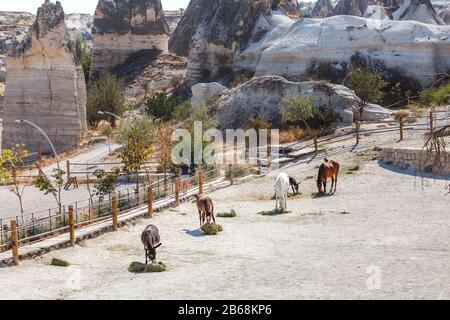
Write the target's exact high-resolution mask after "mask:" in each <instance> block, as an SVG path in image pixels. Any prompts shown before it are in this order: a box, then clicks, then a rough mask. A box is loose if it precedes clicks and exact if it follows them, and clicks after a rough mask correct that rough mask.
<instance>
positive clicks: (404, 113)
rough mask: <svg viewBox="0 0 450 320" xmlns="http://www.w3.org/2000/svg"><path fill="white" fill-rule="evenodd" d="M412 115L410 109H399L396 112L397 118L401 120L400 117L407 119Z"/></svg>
mask: <svg viewBox="0 0 450 320" xmlns="http://www.w3.org/2000/svg"><path fill="white" fill-rule="evenodd" d="M410 115H411V114H410V113H409V111H408V110H399V111H397V112H395V113H394V117H395V120H400V118H402V119H407V118H409V116H410Z"/></svg>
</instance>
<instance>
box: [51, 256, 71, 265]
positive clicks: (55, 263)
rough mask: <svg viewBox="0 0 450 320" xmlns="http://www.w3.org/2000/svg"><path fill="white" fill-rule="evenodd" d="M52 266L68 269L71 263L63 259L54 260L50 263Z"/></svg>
mask: <svg viewBox="0 0 450 320" xmlns="http://www.w3.org/2000/svg"><path fill="white" fill-rule="evenodd" d="M50 264H51V265H52V266H56V267H68V266H70V263H69V262H67V261H64V260H61V259H57V258H53V259H52V262H51V263H50Z"/></svg>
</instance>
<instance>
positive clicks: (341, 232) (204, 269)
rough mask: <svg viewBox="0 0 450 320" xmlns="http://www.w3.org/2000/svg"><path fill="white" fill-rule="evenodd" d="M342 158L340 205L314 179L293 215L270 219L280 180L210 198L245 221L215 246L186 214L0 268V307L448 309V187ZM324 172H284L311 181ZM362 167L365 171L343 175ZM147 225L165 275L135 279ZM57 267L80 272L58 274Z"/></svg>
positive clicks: (228, 222) (186, 208)
mask: <svg viewBox="0 0 450 320" xmlns="http://www.w3.org/2000/svg"><path fill="white" fill-rule="evenodd" d="M335 158H336V159H338V160H340V161H341V162H342V163H344V165H343V168H342V170H341V171H342V175H341V178H340V181H339V189H338V192H337V194H336V195H334V196H329V197H323V198H316V199H314V198H313V197H312V196H311V193H312V192H314V190H315V188H316V187H315V181H314V179H308V180H304V182H303V183H302V185H301V191H302V192H303V195H302V196H300V197H298V198H291V199H290V200H289V201H288V209H289V210H291V212H290V213H288V214H284V215H279V216H262V215H259V214H258V212H260V211H263V210H271V209H272V208H273V207H274V201H273V200H271V196H272V190H273V187H272V185H273V177H264V178H257V179H254V180H252V181H251V182H248V183H244V184H240V185H237V186H234V187H229V188H226V189H222V190H219V191H216V192H214V193H212V197H213V198H214V200H215V202H216V207H217V209H216V211H217V212H219V211H224V210H229V209H230V208H234V209H235V210H236V211H237V212H238V217H237V218H234V219H220V218H219V219H218V220H219V223H221V224H222V225H223V226H224V232H223V233H221V234H220V235H219V236H213V237H205V236H202V235H201V233H200V232H199V231H198V230H197V228H198V221H197V219H198V217H197V214H196V211H195V208H194V206H193V205H192V204H185V205H183V206H181V207H180V208H179V210H177V211H167V212H165V213H163V214H160V215H158V216H157V217H155V218H154V219H153V220H151V221H145V220H140V221H137V222H136V224H135V225H130V226H127V227H124V228H122V229H121V230H120V231H118V232H116V233H109V234H105V235H103V236H101V237H99V238H97V239H94V240H90V241H87V242H86V243H84V244H83V246H77V247H75V248H70V249H66V250H62V251H58V252H53V253H51V254H49V255H47V256H44V257H41V258H37V259H35V260H33V261H25V262H22V264H21V266H20V267H19V268H6V269H0V283H2V288H1V290H0V299H4V298H10V299H23V298H36V299H42V298H52V299H75V298H88V299H94V298H115V299H160V298H166V299H184V298H187V299H189V298H193V299H204V298H205V299H206V298H218V299H232V298H243V299H251V298H253V299H266V298H272V299H303V298H320V299H329V298H343V299H362V298H401V299H412V298H419V299H449V298H450V270H449V268H448V266H449V264H450V255H449V243H450V241H449V240H450V234H449V232H448V230H450V213H449V212H450V210H449V201H450V198H449V197H448V196H447V197H445V196H444V190H443V188H444V185H445V181H442V180H426V181H425V182H426V183H427V186H426V187H425V188H422V183H421V182H422V181H421V180H420V179H419V178H416V177H414V175H412V174H411V173H412V172H409V171H403V170H397V169H395V168H394V167H388V168H383V167H381V166H379V164H378V163H377V162H376V161H372V160H370V159H369V160H367V159H368V158H370V157H361V156H359V157H358V156H357V155H356V154H355V153H353V154H348V153H346V154H340V155H339V154H337V155H336V157H335ZM361 159H365V160H361ZM321 161H322V159H316V160H314V161H312V162H311V163H309V164H305V163H301V164H299V165H297V166H292V167H291V168H289V169H288V172H289V173H290V174H293V175H295V176H296V177H302V178H303V179H305V177H308V176H311V175H315V173H316V171H317V169H315V167H316V166H317V165H318V164H319V163H320V162H321ZM355 163H359V164H360V166H361V169H360V171H357V172H355V173H354V174H351V175H350V174H347V169H348V168H349V167H350V166H352V165H354V164H355ZM344 211H345V212H348V213H350V214H341V213H342V212H344ZM150 222H151V223H154V224H156V225H157V226H158V227H159V228H160V230H161V236H162V242H163V244H164V245H163V246H162V247H161V249H160V251H159V255H158V260H161V261H164V262H165V263H167V265H168V267H169V271H168V272H165V273H162V274H143V275H134V274H131V273H129V272H128V271H127V267H128V265H129V263H130V262H132V261H142V259H143V250H142V246H141V244H140V240H139V236H140V232H141V231H142V230H143V228H144V227H145V226H146V224H148V223H150ZM52 257H61V258H64V259H67V260H68V261H70V262H71V263H72V267H70V268H69V269H64V268H58V267H51V266H49V265H48V263H49V261H50V260H51V258H52ZM368 268H369V269H368ZM368 271H369V274H368ZM373 272H375V273H373ZM372 280H374V281H372ZM378 280H380V281H378ZM368 281H369V284H372V285H371V286H370V285H369V286H368V284H367V283H368ZM378 284H379V286H378Z"/></svg>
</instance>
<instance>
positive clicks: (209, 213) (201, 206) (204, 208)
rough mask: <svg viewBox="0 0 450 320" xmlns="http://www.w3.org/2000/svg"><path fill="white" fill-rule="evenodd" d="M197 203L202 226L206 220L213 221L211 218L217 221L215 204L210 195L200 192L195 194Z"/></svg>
mask: <svg viewBox="0 0 450 320" xmlns="http://www.w3.org/2000/svg"><path fill="white" fill-rule="evenodd" d="M195 203H196V204H197V209H198V215H199V218H200V227H202V226H203V225H204V224H205V222H208V223H211V219H212V221H213V222H214V223H216V219H215V218H214V204H213V201H212V200H211V198H210V197H208V196H206V195H203V194H200V195H196V196H195Z"/></svg>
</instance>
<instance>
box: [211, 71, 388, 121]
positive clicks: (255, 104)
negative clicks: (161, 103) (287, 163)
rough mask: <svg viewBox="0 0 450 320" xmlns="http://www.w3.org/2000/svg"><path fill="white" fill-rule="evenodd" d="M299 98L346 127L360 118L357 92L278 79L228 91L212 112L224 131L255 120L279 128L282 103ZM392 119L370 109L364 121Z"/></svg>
mask: <svg viewBox="0 0 450 320" xmlns="http://www.w3.org/2000/svg"><path fill="white" fill-rule="evenodd" d="M300 94H302V95H306V96H311V97H312V99H313V104H314V106H315V107H319V106H330V107H332V108H333V109H334V110H335V111H336V112H337V113H339V114H341V116H342V119H343V121H346V122H347V123H351V122H352V121H353V118H355V119H358V117H359V113H358V111H357V109H356V108H355V105H356V103H355V97H354V92H353V91H351V90H350V89H348V88H347V87H345V86H342V85H334V84H324V83H322V82H291V81H288V80H286V79H284V78H282V77H277V76H267V77H260V78H254V79H252V80H250V81H248V82H245V83H243V84H242V85H240V86H238V87H236V88H234V89H231V90H227V91H225V92H224V93H223V94H222V95H221V97H220V99H219V100H218V101H217V102H216V103H215V104H213V105H212V106H211V108H212V110H214V111H215V112H217V116H218V120H219V123H220V126H221V128H223V129H237V128H243V127H245V125H246V124H247V123H248V121H249V120H250V119H252V118H254V117H256V116H258V117H260V118H263V119H265V120H267V121H269V122H271V123H275V124H279V123H280V122H281V112H280V109H281V106H282V103H283V99H285V98H288V97H294V96H297V95H300ZM352 115H353V116H352ZM391 115H392V113H391V111H389V110H387V109H384V108H382V107H380V106H378V105H370V106H369V107H368V108H367V110H366V111H365V112H364V118H363V120H380V119H386V118H389V117H391Z"/></svg>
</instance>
